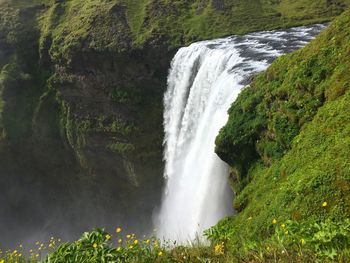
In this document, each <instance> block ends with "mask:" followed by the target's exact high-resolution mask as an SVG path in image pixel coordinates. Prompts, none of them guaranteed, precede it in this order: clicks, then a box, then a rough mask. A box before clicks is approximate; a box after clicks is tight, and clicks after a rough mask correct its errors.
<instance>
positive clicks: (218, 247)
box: [214, 242, 225, 255]
mask: <svg viewBox="0 0 350 263" xmlns="http://www.w3.org/2000/svg"><path fill="white" fill-rule="evenodd" d="M224 250H225V245H224V242H222V243H221V244H217V245H216V246H215V247H214V251H215V254H217V255H220V254H224Z"/></svg>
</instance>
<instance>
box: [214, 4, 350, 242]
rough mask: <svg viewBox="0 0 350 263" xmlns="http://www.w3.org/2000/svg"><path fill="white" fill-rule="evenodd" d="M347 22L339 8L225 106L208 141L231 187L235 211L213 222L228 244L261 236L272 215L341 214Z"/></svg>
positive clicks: (348, 191)
mask: <svg viewBox="0 0 350 263" xmlns="http://www.w3.org/2000/svg"><path fill="white" fill-rule="evenodd" d="M349 28H350V11H347V12H345V13H344V14H343V15H342V16H341V17H340V18H338V19H337V20H336V21H335V22H334V23H333V24H332V25H331V26H330V28H328V29H327V30H326V31H325V32H323V33H322V34H321V35H320V36H319V37H318V38H317V39H316V40H315V41H313V42H312V43H310V44H309V45H308V46H307V47H305V48H303V49H302V50H300V51H297V52H294V53H292V54H290V55H286V56H283V57H281V58H280V59H278V60H276V61H275V62H274V63H273V64H272V65H271V66H270V67H269V69H268V70H267V71H265V72H263V73H261V74H260V75H258V76H257V77H256V78H255V80H254V81H253V83H252V85H251V86H250V87H247V88H246V89H245V90H244V91H243V92H242V94H241V95H240V96H239V98H238V100H237V101H236V102H235V103H234V104H233V105H232V107H231V109H230V111H229V112H230V119H229V122H228V124H227V125H226V126H225V127H224V128H223V129H222V130H221V132H220V134H219V136H218V138H217V141H216V143H217V148H216V151H217V153H218V154H219V155H220V156H221V157H222V158H223V159H225V160H226V161H228V162H229V163H230V164H231V166H232V171H233V174H234V178H235V181H234V183H233V184H234V187H235V188H236V190H237V197H236V198H235V201H234V206H235V207H236V209H237V210H238V211H240V213H239V214H238V215H237V216H234V217H231V218H228V219H225V220H223V221H222V222H221V223H220V224H219V225H218V226H217V227H216V229H217V230H218V231H219V232H220V229H226V230H227V231H226V233H227V232H229V233H230V234H229V236H230V238H231V242H232V243H231V245H233V244H234V245H233V246H235V247H239V246H243V245H244V243H245V242H249V241H252V240H255V241H256V240H263V239H266V238H267V237H268V236H270V235H271V234H272V232H273V227H272V223H271V222H272V220H273V219H277V221H278V222H285V221H286V220H289V219H292V220H296V221H299V222H314V221H320V220H326V219H331V220H336V221H338V220H343V219H345V218H349V216H350V198H349V196H350V164H349V158H350V153H349V151H348V149H349V146H350V140H349V138H350V137H349V135H350V117H349V114H348V112H349V111H348V109H349V106H350V92H349V87H350V60H349V57H350V30H349ZM240 151H242V152H243V153H244V154H243V157H242V158H240V159H239V158H237V156H239V154H240ZM242 167H245V168H248V169H243V168H242ZM323 202H327V206H326V207H323V206H322V204H323ZM242 237H244V238H243V239H240V238H242Z"/></svg>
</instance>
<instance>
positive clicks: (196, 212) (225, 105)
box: [155, 25, 325, 243]
mask: <svg viewBox="0 0 350 263" xmlns="http://www.w3.org/2000/svg"><path fill="white" fill-rule="evenodd" d="M324 27H325V26H324V25H314V26H309V27H299V28H292V29H289V30H285V31H270V32H260V33H254V34H249V35H246V36H234V37H229V38H224V39H216V40H210V41H203V42H199V43H195V44H192V45H190V46H189V47H184V48H181V49H180V50H179V51H178V52H177V54H176V55H175V57H174V59H173V61H172V64H171V69H170V71H169V76H168V89H167V91H166V93H165V95H164V107H165V110H164V131H165V139H164V146H165V150H164V160H165V171H164V176H165V178H166V186H165V189H164V195H163V200H162V205H161V208H160V211H159V214H158V215H157V217H156V219H155V225H156V227H157V229H158V236H159V237H160V238H164V239H171V240H176V241H178V242H179V243H186V242H188V241H190V240H193V239H194V238H196V237H197V235H199V236H200V235H201V233H202V231H203V230H204V229H207V228H209V227H211V226H213V225H214V224H216V223H217V222H218V220H220V219H221V218H223V217H225V216H227V215H230V214H232V213H233V210H232V205H231V201H232V191H231V190H230V188H229V185H228V180H227V179H228V175H229V169H228V166H227V165H226V164H225V163H224V162H222V161H221V160H220V159H219V158H218V157H217V156H216V154H215V153H214V148H215V137H216V136H217V134H218V132H219V130H220V128H221V127H223V125H225V123H226V122H227V119H228V114H227V111H228V109H229V107H230V105H231V104H232V102H234V101H235V99H236V98H237V96H238V94H239V92H240V90H241V89H242V88H243V86H244V85H246V84H248V83H249V81H250V78H251V77H252V76H253V75H254V74H255V73H257V72H259V71H262V70H264V69H266V67H267V66H268V65H269V64H270V63H271V62H272V61H273V59H275V58H276V57H278V56H280V55H282V54H284V53H287V52H290V51H293V50H295V49H297V48H300V47H302V46H304V45H305V44H306V43H307V42H309V41H310V40H311V39H312V38H313V37H314V36H315V35H316V34H318V33H319V32H320V30H321V29H323V28H324Z"/></svg>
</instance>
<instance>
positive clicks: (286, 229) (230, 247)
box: [206, 219, 350, 262]
mask: <svg viewBox="0 0 350 263" xmlns="http://www.w3.org/2000/svg"><path fill="white" fill-rule="evenodd" d="M250 220H253V219H250ZM270 226H271V229H274V230H273V233H272V234H271V236H270V237H269V238H266V239H263V240H261V239H258V238H255V239H246V238H244V237H242V240H241V242H240V243H235V242H231V241H230V237H229V236H227V233H229V232H228V231H232V228H231V229H226V228H225V227H224V225H221V226H216V227H214V228H212V229H209V230H207V231H206V235H207V237H208V238H209V239H210V240H211V241H212V242H213V243H214V244H218V243H220V242H222V240H224V243H225V244H227V251H228V252H227V253H228V254H232V256H234V258H235V259H236V261H237V262H241V261H251V260H256V261H257V262H276V261H278V262H334V261H335V260H337V261H339V262H346V259H347V258H348V257H349V255H350V254H349V253H350V250H349V249H350V245H349V244H350V220H349V219H345V220H343V221H332V220H326V221H321V222H317V221H309V222H305V223H300V222H298V221H295V220H287V221H285V222H283V221H278V220H276V219H274V220H273V221H271V222H270ZM232 234H237V233H232Z"/></svg>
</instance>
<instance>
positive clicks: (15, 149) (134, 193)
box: [0, 0, 349, 245]
mask: <svg viewBox="0 0 350 263" xmlns="http://www.w3.org/2000/svg"><path fill="white" fill-rule="evenodd" d="M270 2H271V3H270ZM272 2H273V3H272ZM280 2H281V1H269V3H267V2H266V3H265V2H264V3H263V4H261V3H260V1H249V3H247V2H246V1H243V0H242V1H219V0H215V1H209V0H208V1H203V0H196V1H173V2H171V3H170V2H169V1H163V0H162V1H137V3H136V1H135V2H131V1H124V0H122V1H106V2H103V3H100V2H99V3H98V4H96V1H93V0H88V1H86V0H84V1H83V0H75V1H70V2H69V3H67V2H66V1H48V0H42V1H28V0H25V1H24V0H19V1H10V0H5V1H0V72H1V73H0V95H1V96H0V131H1V138H0V154H1V160H0V185H1V188H3V189H4V196H5V197H6V200H5V203H6V204H7V205H5V206H3V207H2V208H0V214H4V215H5V216H4V217H6V218H9V219H10V220H9V222H5V223H4V224H0V232H1V233H4V234H3V236H4V239H3V240H4V241H3V240H1V241H0V242H7V241H6V240H12V241H13V242H16V239H17V237H18V238H20V239H22V240H23V236H30V235H31V233H32V232H33V233H38V232H39V233H40V231H41V232H42V233H43V235H45V234H46V233H49V234H51V233H52V234H55V229H58V230H59V231H58V232H59V234H62V231H61V230H62V228H64V229H66V231H67V233H80V232H81V231H83V230H87V229H88V228H91V227H94V226H97V225H98V226H115V225H116V224H122V225H126V226H128V227H130V228H131V229H133V230H140V229H145V228H147V226H149V225H150V222H151V217H152V213H153V209H154V208H155V207H156V206H157V204H158V202H159V199H160V195H161V188H162V181H163V179H162V169H163V163H162V161H161V160H162V140H163V128H162V113H163V103H162V98H163V92H164V90H165V87H166V78H167V72H168V69H169V66H170V61H171V58H172V57H173V55H174V54H175V51H176V49H177V48H178V47H179V46H181V45H184V44H187V43H190V42H192V41H194V40H198V39H204V38H209V37H210V38H211V37H219V36H224V35H228V34H233V33H243V32H248V31H253V30H259V29H267V28H276V27H281V26H290V25H298V24H302V23H311V22H316V21H324V20H329V19H331V18H332V17H333V16H334V15H336V14H338V13H339V12H341V11H342V10H343V9H344V8H345V7H346V5H347V4H348V3H349V1H348V0H343V1H331V2H330V1H328V3H327V5H323V4H322V5H317V7H316V6H314V5H310V6H307V7H305V6H304V9H303V11H302V12H301V11H298V12H295V11H296V8H297V9H298V8H300V5H301V3H302V2H303V3H304V2H305V1H297V4H295V5H291V6H288V5H283V7H284V9H283V10H282V11H283V12H282V13H281V11H280V10H281V7H282V4H283V3H280ZM282 2H284V1H282ZM311 2H312V1H311ZM333 2H334V3H333ZM335 2H336V3H335ZM298 10H299V9H298ZM247 16H248V20H246V19H243V17H247ZM247 21H248V22H249V23H248V22H247ZM23 200H25V201H23ZM28 214H30V215H33V216H32V218H33V219H32V221H30V220H28ZM140 217H142V219H143V220H142V223H140V220H139V219H140ZM135 218H136V219H135ZM136 221H137V222H136ZM67 222H69V226H68V223H67ZM135 225H137V226H138V229H137V228H135V227H134V226H135ZM9 226H16V229H17V230H18V232H17V231H15V232H16V233H13V231H11V233H10V232H9V231H8V230H7V229H9V228H10V227H9ZM43 226H44V227H43ZM22 230H23V231H22ZM24 230H25V231H24ZM7 235H9V236H8V237H7ZM10 236H11V237H10ZM68 236H69V235H68ZM0 245H1V244H0Z"/></svg>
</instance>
